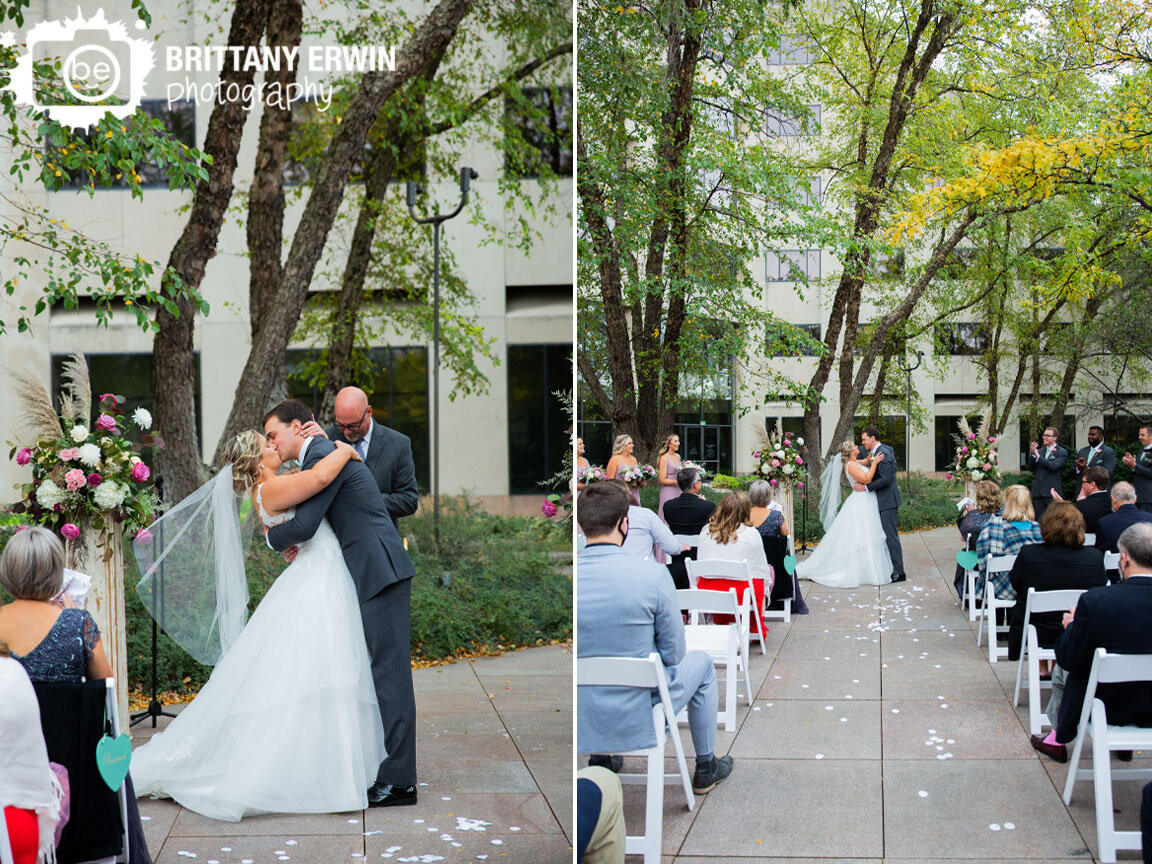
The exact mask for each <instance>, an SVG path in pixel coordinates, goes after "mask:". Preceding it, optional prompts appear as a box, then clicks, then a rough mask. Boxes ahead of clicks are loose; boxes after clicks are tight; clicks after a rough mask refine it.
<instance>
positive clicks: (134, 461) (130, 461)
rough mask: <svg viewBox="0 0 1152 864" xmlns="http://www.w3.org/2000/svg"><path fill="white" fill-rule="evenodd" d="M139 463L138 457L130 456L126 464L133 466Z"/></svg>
mask: <svg viewBox="0 0 1152 864" xmlns="http://www.w3.org/2000/svg"><path fill="white" fill-rule="evenodd" d="M139 461H140V457H139V456H130V457H129V458H128V464H129V465H135V464H136V463H137V462H139Z"/></svg>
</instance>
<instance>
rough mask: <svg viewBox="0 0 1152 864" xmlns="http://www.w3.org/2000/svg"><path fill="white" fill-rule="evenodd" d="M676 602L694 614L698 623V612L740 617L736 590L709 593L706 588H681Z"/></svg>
mask: <svg viewBox="0 0 1152 864" xmlns="http://www.w3.org/2000/svg"><path fill="white" fill-rule="evenodd" d="M676 602H677V603H678V604H679V605H680V608H681V609H687V610H688V611H689V612H691V613H692V618H693V622H692V623H696V621H695V618H696V613H697V612H711V613H714V614H721V615H739V614H740V608H739V607H740V604H739V601H738V600H737V599H736V589H735V588H729V589H728V590H727V591H709V590H708V589H706V588H681V589H679V590H678V591H677V592H676Z"/></svg>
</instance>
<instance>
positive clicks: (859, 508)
mask: <svg viewBox="0 0 1152 864" xmlns="http://www.w3.org/2000/svg"><path fill="white" fill-rule="evenodd" d="M858 454H859V449H858V448H857V446H856V445H855V444H854V443H852V442H851V441H845V442H844V443H843V445H841V447H840V455H839V458H837V457H835V456H834V457H832V459H831V461H830V462H829V463H828V467H827V468H826V469H825V471H824V475H823V477H822V478H821V482H822V483H823V484H824V485H823V488H822V490H821V494H820V516H821V519H822V520H823V522H824V527H825V534H824V539H822V540H821V541H820V545H819V546H817V547H816V551H815V552H813V553H812V554H811V555H810V556H809V557H808V560H806V561H804V562H802V563H800V564H797V565H796V575H797V576H798V577H799V578H801V579H810V580H812V581H813V582H818V583H819V584H821V585H827V586H828V587H830V588H858V587H859V586H861V585H887V584H888V583H889V582H890V581H891V578H892V558H891V557H890V556H889V554H888V545H887V543H886V542H885V539H884V526H883V525H882V524H881V522H880V509H879V508H878V507H877V505H876V493H875V492H867V491H865V492H853V493H852V494H851V495H849V496H848V500H847V501H845V502H844V506H843V507H841V508H840V512H839V513H837V512H836V507H837V505H838V504H839V503H840V481H841V477H842V475H843V474H845V473H846V474H847V475H848V477H849V482H852V483H863V484H865V485H867V484H868V483H870V482H872V478H873V476H874V475H875V474H876V466H877V465H879V464H880V461H881V460H882V459H883V458H884V455H883V454H882V453H878V454H876V456H875V457H873V458H872V460H871V462H870V463H869V464H868V465H865V464H864V463H862V462H857V461H856V459H857V456H858Z"/></svg>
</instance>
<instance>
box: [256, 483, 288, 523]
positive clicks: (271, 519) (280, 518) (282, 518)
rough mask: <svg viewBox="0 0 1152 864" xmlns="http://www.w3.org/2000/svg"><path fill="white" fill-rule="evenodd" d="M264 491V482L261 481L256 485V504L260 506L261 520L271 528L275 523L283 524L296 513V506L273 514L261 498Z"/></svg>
mask: <svg viewBox="0 0 1152 864" xmlns="http://www.w3.org/2000/svg"><path fill="white" fill-rule="evenodd" d="M263 491H264V484H263V483H261V484H260V485H259V486H257V487H256V506H257V507H259V508H260V521H261V522H263V523H264V524H265V525H267V526H268V527H269V528H271V527H273V526H274V525H282V524H283V523H285V522H287V521H288V520H289V519H291V518H292V517H293V516H295V515H296V508H295V507H289V508H288V509H287V510H286V511H284V512H283V513H280V514H278V515H276V516H273V515H271V514H270V513H269V512H268V511H267V510H265V509H264V502H263V501H262V500H261V498H260V495H261V494H262V493H263Z"/></svg>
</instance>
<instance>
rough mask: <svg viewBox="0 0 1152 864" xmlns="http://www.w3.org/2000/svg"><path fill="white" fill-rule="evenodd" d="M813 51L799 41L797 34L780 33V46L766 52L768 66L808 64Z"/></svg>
mask: <svg viewBox="0 0 1152 864" xmlns="http://www.w3.org/2000/svg"><path fill="white" fill-rule="evenodd" d="M812 59H813V52H812V51H810V50H809V49H808V47H807V46H806V45H804V44H803V42H801V40H800V37H799V36H792V35H782V36H781V37H780V47H778V48H774V49H772V51H771V52H769V54H768V65H769V66H808V65H809V64H811V63H812Z"/></svg>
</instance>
